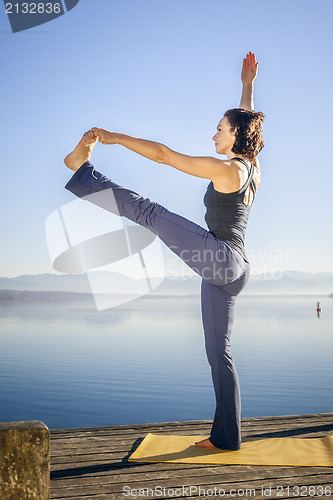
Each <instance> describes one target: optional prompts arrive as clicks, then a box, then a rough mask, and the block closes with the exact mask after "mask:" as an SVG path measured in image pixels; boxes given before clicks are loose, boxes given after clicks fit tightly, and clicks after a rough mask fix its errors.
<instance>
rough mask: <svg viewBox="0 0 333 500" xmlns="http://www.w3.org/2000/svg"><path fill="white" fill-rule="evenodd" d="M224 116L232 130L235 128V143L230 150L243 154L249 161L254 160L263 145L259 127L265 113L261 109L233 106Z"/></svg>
mask: <svg viewBox="0 0 333 500" xmlns="http://www.w3.org/2000/svg"><path fill="white" fill-rule="evenodd" d="M224 116H226V117H227V118H228V121H229V123H230V127H231V131H232V132H233V131H234V130H235V129H236V128H237V130H236V134H235V136H236V139H235V143H234V145H233V147H232V149H231V151H233V152H234V153H236V154H241V155H242V156H245V158H247V159H248V160H249V161H254V160H255V158H256V156H257V154H258V153H259V152H260V151H261V150H262V148H263V147H264V140H263V138H262V135H261V127H262V123H263V121H264V119H265V115H264V114H263V113H262V112H261V111H257V112H255V111H248V110H246V109H242V108H234V109H228V111H226V112H225V113H224Z"/></svg>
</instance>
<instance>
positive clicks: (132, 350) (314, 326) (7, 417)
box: [0, 296, 333, 429]
mask: <svg viewBox="0 0 333 500" xmlns="http://www.w3.org/2000/svg"><path fill="white" fill-rule="evenodd" d="M318 300H320V303H321V307H322V308H323V312H322V314H321V317H320V318H318V317H317V314H316V299H313V298H304V297H303V298H266V297H265V298H253V297H246V296H240V297H239V298H238V302H237V308H236V320H235V323H234V328H233V332H232V339H231V346H232V354H233V357H234V359H235V362H236V366H237V370H238V375H239V379H240V385H241V393H242V417H253V416H267V415H295V414H304V413H322V412H332V411H333V408H332V403H333V398H332V381H333V363H332V359H333V299H329V298H320V299H318ZM0 321H1V323H0V324H1V330H0V421H3V422H6V421H17V420H42V421H43V422H44V423H45V424H46V425H47V426H48V427H49V428H53V429H58V428H68V427H91V426H103V425H121V424H140V423H151V422H169V421H178V420H201V419H212V418H213V415H214V409H215V399H214V392H213V387H212V382H211V375H210V367H209V365H208V362H207V360H206V354H205V348H204V337H203V331H202V324H201V315H200V300H199V297H198V298H193V297H192V298H147V297H143V298H140V299H137V300H136V301H133V302H131V303H128V304H125V305H123V306H120V307H117V308H114V309H109V310H105V311H99V312H98V311H96V309H95V307H94V303H93V301H92V300H91V301H89V300H87V301H84V302H59V303H54V304H51V303H49V302H45V303H42V302H40V303H37V302H36V303H21V304H19V303H17V304H7V305H0Z"/></svg>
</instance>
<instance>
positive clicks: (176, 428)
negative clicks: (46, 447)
mask: <svg viewBox="0 0 333 500" xmlns="http://www.w3.org/2000/svg"><path fill="white" fill-rule="evenodd" d="M211 423H212V422H211V420H198V421H187V422H168V423H155V424H144V425H123V426H113V427H98V428H84V429H63V430H52V431H51V497H50V498H51V499H59V500H60V499H73V500H89V499H94V500H99V499H108V500H111V499H124V498H131V499H133V498H183V499H184V498H191V499H199V498H205V497H206V498H207V497H208V498H225V499H226V498H227V499H232V498H233V499H234V498H257V499H263V498H265V499H267V498H278V499H291V498H307V499H309V498H312V499H313V498H316V497H317V498H318V497H322V498H332V499H333V468H332V467H282V466H279V467H276V466H274V467H273V466H258V465H219V466H216V465H195V464H173V463H134V462H128V460H127V459H128V457H129V456H130V455H131V453H132V452H133V451H134V450H135V449H136V448H137V447H138V446H139V444H140V443H141V441H142V440H143V439H144V437H145V436H146V435H147V433H148V432H151V433H155V434H158V433H161V434H179V435H203V436H204V435H208V434H209V431H210V428H211ZM329 434H330V435H332V434H333V413H321V414H313V415H288V416H278V417H260V418H245V419H242V440H243V441H248V440H251V439H265V438H271V437H304V438H312V437H323V436H327V435H329ZM332 453H333V450H332ZM199 488H201V490H199ZM215 488H216V490H214V489H215ZM140 490H141V492H140ZM223 491H224V492H225V493H224V494H223ZM135 493H136V495H135ZM143 493H145V495H143Z"/></svg>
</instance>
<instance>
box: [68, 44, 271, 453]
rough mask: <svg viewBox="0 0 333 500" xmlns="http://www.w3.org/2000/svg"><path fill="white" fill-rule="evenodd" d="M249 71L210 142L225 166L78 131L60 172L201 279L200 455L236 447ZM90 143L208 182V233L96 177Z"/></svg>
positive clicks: (255, 115)
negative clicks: (208, 387) (233, 338)
mask: <svg viewBox="0 0 333 500" xmlns="http://www.w3.org/2000/svg"><path fill="white" fill-rule="evenodd" d="M257 70H258V63H256V59H255V55H254V54H253V53H251V52H249V53H248V54H247V56H246V58H245V59H244V60H243V67H242V72H241V80H242V83H243V89H242V97H241V101H240V106H239V108H235V109H229V110H228V111H226V113H225V114H224V116H223V118H222V119H221V120H220V122H219V124H218V126H217V132H216V134H215V135H214V137H213V140H214V142H215V149H216V152H217V153H218V154H222V155H226V156H227V158H228V159H227V160H219V159H217V158H214V157H193V156H187V155H184V154H180V153H177V152H175V151H172V150H171V149H169V148H168V147H166V146H165V145H164V144H160V143H156V142H151V141H147V140H143V139H138V138H135V137H130V136H128V135H124V134H118V133H114V132H110V131H108V130H104V129H101V128H97V127H94V128H92V129H91V130H90V131H88V132H86V133H85V134H84V135H83V137H82V139H81V140H80V142H79V143H78V145H77V146H76V148H75V149H74V150H73V151H72V152H71V153H70V154H69V155H68V156H67V157H66V158H65V164H66V166H67V167H69V168H70V169H71V170H74V171H75V173H74V175H73V176H72V178H71V179H70V181H69V182H68V183H67V184H66V189H68V190H69V191H71V192H72V193H74V194H75V195H76V196H79V197H84V196H87V195H89V194H92V193H95V194H94V200H95V201H93V202H94V203H97V204H98V205H99V206H101V207H102V208H104V209H106V210H109V211H112V212H114V213H117V214H118V215H121V216H125V217H127V218H128V219H130V220H132V221H134V222H136V223H138V224H140V225H142V226H144V227H146V228H148V229H150V230H151V231H153V232H154V233H155V234H157V235H158V237H159V238H160V239H161V240H162V241H163V242H164V243H165V244H166V245H167V246H168V247H169V248H170V249H171V250H172V251H173V252H174V253H176V254H177V255H178V256H179V257H180V258H181V259H182V260H183V261H184V262H185V263H186V264H187V265H188V266H189V267H191V268H192V269H193V270H194V271H195V272H196V273H198V274H199V275H200V276H201V277H202V280H201V310H202V322H203V329H204V334H205V347H206V352H207V357H208V362H209V364H210V366H211V372H212V379H213V385H214V391H215V397H216V410H215V415H214V421H213V425H212V429H211V432H210V436H209V438H208V439H203V440H202V441H199V442H197V443H196V446H198V447H202V448H219V449H225V450H239V449H240V448H241V424H240V422H241V399H240V389H239V381H238V375H237V371H236V368H235V364H234V361H233V358H232V355H231V352H230V335H231V328H232V324H233V320H234V311H235V302H236V297H237V295H238V294H239V293H240V292H241V290H242V289H243V288H244V287H245V285H246V283H247V281H248V279H249V277H250V264H249V261H248V259H247V257H246V254H245V250H244V237H245V230H246V224H247V220H248V216H249V211H250V207H251V205H252V203H253V200H254V197H255V194H256V190H257V188H258V186H259V182H260V168H259V162H258V159H257V154H258V153H259V152H260V151H261V150H262V148H263V146H264V142H263V139H262V135H261V128H262V122H263V120H264V115H263V113H261V112H255V111H254V105H253V82H254V79H255V78H256V75H257ZM97 141H99V142H101V143H102V144H121V145H122V146H125V147H126V148H128V149H131V150H132V151H134V152H135V153H138V154H140V155H142V156H145V157H146V158H149V159H150V160H153V161H156V162H158V163H163V164H166V165H170V166H172V167H174V168H176V169H178V170H181V171H182V172H185V173H187V174H191V175H195V176H197V177H203V178H205V179H209V180H210V181H211V182H210V183H209V184H208V188H207V192H206V194H205V197H204V204H205V206H206V209H207V211H206V216H205V220H206V223H207V226H208V229H209V230H206V229H204V228H202V227H200V226H198V225H197V224H195V223H194V222H191V221H189V220H188V219H186V218H184V217H182V216H180V215H178V214H175V213H173V212H170V211H169V210H167V209H166V208H165V207H163V206H161V205H159V204H158V203H156V202H153V201H151V200H150V199H148V198H145V197H143V196H141V195H139V194H138V193H136V192H134V191H131V190H129V189H125V188H124V187H122V186H120V185H118V184H116V183H115V182H113V181H112V180H110V179H109V178H107V177H106V176H104V175H103V174H101V173H99V172H97V171H96V170H95V168H94V167H93V165H92V164H91V163H90V161H89V160H90V155H91V153H92V150H93V148H94V146H95V144H96V142H97ZM107 189H112V193H110V196H109V197H108V196H107V193H105V192H104V195H103V193H101V199H100V200H98V199H97V201H96V194H97V193H98V192H103V191H105V190H107ZM111 194H113V196H111ZM97 198H98V197H97ZM111 198H112V200H113V201H111ZM114 200H115V201H116V205H117V208H115V204H114Z"/></svg>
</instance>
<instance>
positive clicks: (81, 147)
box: [64, 130, 97, 172]
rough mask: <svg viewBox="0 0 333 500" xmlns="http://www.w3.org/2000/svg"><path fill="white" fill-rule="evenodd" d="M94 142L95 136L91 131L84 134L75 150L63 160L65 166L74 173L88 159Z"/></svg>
mask: <svg viewBox="0 0 333 500" xmlns="http://www.w3.org/2000/svg"><path fill="white" fill-rule="evenodd" d="M96 142H97V136H96V135H95V134H94V132H93V131H92V130H88V132H85V133H84V134H83V137H82V139H81V140H80V142H79V143H78V145H77V146H76V148H75V149H74V150H73V151H72V152H71V153H69V155H67V156H66V158H65V159H64V162H65V165H66V166H67V167H68V168H70V169H71V170H74V172H76V170H78V169H79V168H80V167H81V165H83V164H84V163H85V162H86V161H88V160H89V159H90V156H91V153H92V150H93V149H94V146H95V144H96Z"/></svg>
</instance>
